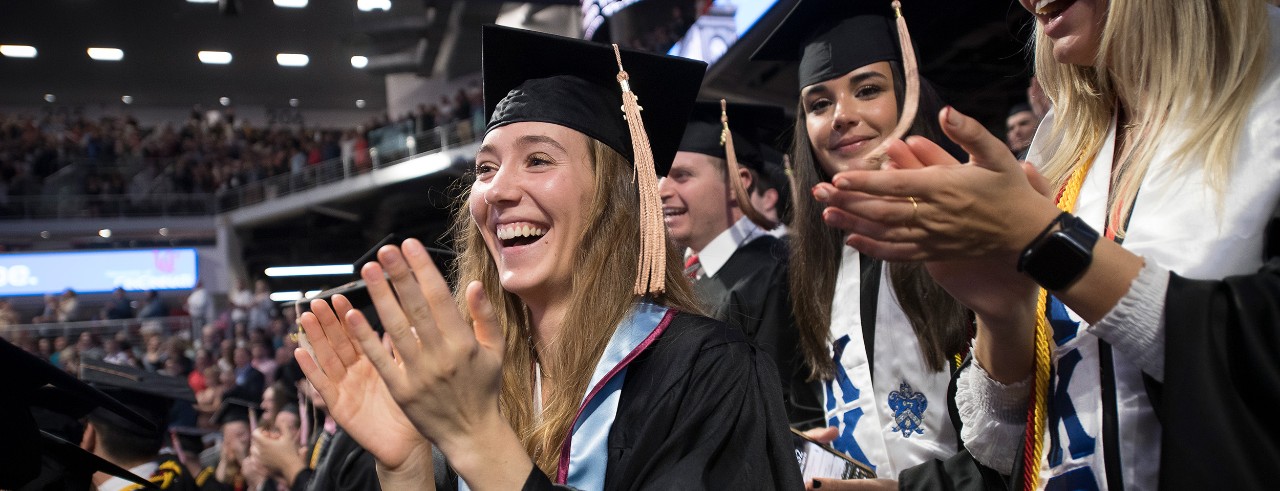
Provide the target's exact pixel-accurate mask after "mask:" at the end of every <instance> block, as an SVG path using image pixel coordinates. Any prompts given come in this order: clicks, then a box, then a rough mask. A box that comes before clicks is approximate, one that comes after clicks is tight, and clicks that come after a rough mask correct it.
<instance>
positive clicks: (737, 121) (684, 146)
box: [680, 99, 787, 229]
mask: <svg viewBox="0 0 1280 491" xmlns="http://www.w3.org/2000/svg"><path fill="white" fill-rule="evenodd" d="M786 126H787V115H786V113H785V112H784V111H783V110H782V108H780V107H777V106H767V105H759V104H728V103H727V102H726V101H725V100H724V99H721V100H719V101H699V102H698V103H697V104H696V105H695V106H694V109H693V112H692V113H690V115H689V123H688V125H686V126H685V130H684V137H683V138H681V140H680V151H681V152H693V153H699V154H702V155H708V156H711V157H715V158H718V159H724V160H725V162H726V174H725V175H726V176H728V178H729V179H728V182H729V187H730V189H731V190H732V191H733V196H734V200H735V201H737V202H738V208H740V209H741V210H742V213H743V214H744V215H746V216H747V218H749V219H750V220H751V221H752V222H755V224H756V225H759V226H760V227H763V228H765V229H772V228H774V227H777V226H778V224H777V223H775V222H774V221H773V220H770V219H769V218H767V217H765V216H764V215H763V214H761V213H760V212H759V211H758V210H756V209H755V207H754V206H752V204H751V197H750V195H749V194H748V192H747V190H746V188H745V187H743V186H742V181H741V180H740V179H738V178H737V176H738V168H739V166H745V167H747V168H749V169H751V170H753V171H755V173H756V175H757V176H759V175H761V174H766V173H767V172H768V169H767V167H766V163H765V158H766V155H767V153H766V152H767V151H766V149H765V147H767V146H769V144H770V142H772V141H773V140H774V139H776V138H777V137H778V135H780V134H781V133H782V132H783V131H784V129H785V128H786Z"/></svg>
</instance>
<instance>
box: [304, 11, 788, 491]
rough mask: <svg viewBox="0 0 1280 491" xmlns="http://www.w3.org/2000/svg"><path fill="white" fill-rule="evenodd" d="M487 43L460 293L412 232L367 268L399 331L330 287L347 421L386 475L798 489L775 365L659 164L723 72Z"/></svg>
mask: <svg viewBox="0 0 1280 491" xmlns="http://www.w3.org/2000/svg"><path fill="white" fill-rule="evenodd" d="M483 42H484V48H483V49H484V57H483V60H484V73H483V77H484V87H485V105H486V112H488V113H489V114H490V115H491V116H490V118H489V123H488V127H487V130H486V134H485V135H484V139H483V143H482V145H481V146H480V149H479V151H478V152H477V154H476V164H475V176H474V177H475V180H474V182H473V183H472V185H471V187H470V190H469V192H468V193H467V194H466V195H465V196H464V197H463V202H464V203H466V206H463V207H460V208H461V209H460V210H459V211H458V214H457V216H456V221H455V228H454V232H455V243H456V246H457V247H458V249H459V254H458V259H457V261H458V262H457V263H456V266H455V267H456V271H455V277H456V284H457V285H459V291H458V292H456V299H455V297H454V295H453V294H451V293H450V291H449V289H448V286H447V285H446V284H445V283H444V281H443V279H442V278H441V275H440V273H439V272H438V271H437V270H436V268H435V266H434V265H433V263H432V261H431V259H430V258H429V257H428V255H427V252H426V250H425V248H424V247H423V246H422V244H421V243H420V242H418V241H417V240H414V239H410V240H407V241H405V242H404V243H403V244H402V246H401V247H395V246H385V247H383V248H381V249H380V250H379V251H378V254H377V261H376V262H371V263H369V264H367V265H366V266H365V267H364V268H363V270H362V276H363V278H364V280H365V281H366V283H367V285H368V289H369V294H370V297H371V298H372V300H373V303H374V306H375V307H376V308H377V311H378V317H379V319H380V320H381V322H382V325H383V326H384V328H385V329H386V332H387V335H386V336H385V337H384V338H383V340H382V341H381V342H380V341H379V340H378V338H377V336H376V335H375V334H374V332H373V331H372V330H371V329H370V328H369V327H368V323H367V322H366V321H365V319H364V317H363V315H362V314H360V312H359V311H358V310H353V309H352V308H351V305H350V303H349V302H348V301H347V300H346V299H345V298H343V297H341V296H334V297H333V300H332V301H333V309H332V310H331V308H330V307H329V305H328V304H326V303H325V302H323V301H313V302H312V304H311V312H309V313H307V314H303V316H302V317H301V319H300V320H301V323H302V325H303V327H304V329H305V331H306V333H307V336H306V338H307V339H308V340H309V342H310V343H311V345H312V347H313V351H314V357H315V358H312V356H311V355H308V354H307V352H305V351H298V352H297V353H296V355H297V358H298V362H299V364H300V365H301V366H302V368H303V370H304V371H305V372H306V374H307V377H308V378H309V379H310V380H311V381H312V382H313V383H314V384H315V387H316V389H317V390H318V391H319V392H320V394H321V396H322V397H323V398H324V399H325V401H326V402H327V403H328V406H329V409H330V414H331V415H332V416H333V417H334V418H335V419H336V420H337V421H338V423H339V425H341V426H342V428H343V429H344V430H345V431H347V432H348V433H350V435H351V436H352V437H354V438H355V439H356V440H357V441H359V442H360V443H361V444H362V445H363V446H364V447H365V448H367V449H368V450H369V451H370V452H371V453H372V454H373V455H374V456H375V458H376V459H377V461H378V466H379V474H380V478H381V484H382V486H383V487H384V488H392V489H399V488H414V489H421V488H422V487H424V485H425V486H426V487H427V488H428V489H431V488H432V487H433V486H432V483H434V486H435V487H455V486H456V487H462V488H474V489H518V488H521V487H523V488H524V489H541V488H549V487H551V486H552V484H551V483H552V482H555V483H557V484H564V485H568V486H571V487H574V488H579V489H638V488H646V489H679V488H691V487H692V488H712V487H714V488H726V489H738V488H768V489H794V488H799V487H800V478H799V472H798V471H799V469H798V467H797V465H796V461H795V454H794V449H793V447H792V442H791V437H790V435H789V433H788V431H787V424H786V413H785V411H784V408H783V401H782V393H781V388H780V386H779V381H778V376H777V368H775V367H774V366H773V363H772V362H771V361H769V358H768V356H765V355H762V354H760V353H759V352H758V351H757V349H756V348H755V347H754V346H753V345H751V344H750V343H749V342H748V341H747V340H746V339H745V338H744V337H743V336H742V334H741V332H739V331H738V330H736V329H733V328H731V327H729V326H727V325H725V324H723V323H720V322H718V321H714V320H712V319H709V318H706V317H703V316H701V315H698V308H697V307H696V301H695V300H694V294H693V291H692V288H691V287H690V285H689V283H688V281H687V280H686V278H685V277H684V276H683V271H682V269H681V267H680V257H679V255H678V254H677V251H676V250H675V248H674V247H670V246H668V242H667V239H666V231H665V227H664V226H663V221H662V210H661V203H660V201H659V196H658V192H657V175H658V174H662V173H665V171H666V169H667V168H668V167H669V165H670V162H671V159H672V157H673V156H674V154H675V152H676V147H677V144H678V143H679V141H680V137H681V134H682V133H683V130H684V121H685V118H686V116H687V115H688V112H689V109H690V107H691V105H692V103H693V99H694V97H695V95H696V93H697V89H698V86H699V82H700V80H701V76H702V74H703V72H704V71H705V65H703V64H702V63H700V62H695V61H691V60H682V59H678V58H672V57H664V56H658V55H649V54H643V53H639V52H633V51H621V52H619V51H616V49H615V50H610V49H609V48H608V47H606V46H602V45H595V44H592V43H588V42H584V41H578V40H571V39H567V38H560V37H556V36H548V35H543V34H537V33H532V32H526V31H520V30H514V29H505V28H496V27H494V28H488V27H486V28H485V30H484V31H483ZM623 66H625V67H626V70H627V71H622V67H623ZM641 94H642V95H643V97H646V99H645V101H646V104H645V110H644V112H643V113H641V112H640V107H639V105H638V103H637V96H638V95H641ZM619 105H621V106H622V107H623V108H624V111H625V112H624V113H623V114H619V112H618V108H619ZM624 114H625V118H624V117H623V116H624ZM384 272H385V273H384ZM393 290H394V292H393ZM335 311H336V312H335ZM382 343H386V344H387V345H390V347H394V352H395V355H396V356H394V357H392V356H390V355H389V354H388V351H390V350H389V349H388V348H387V347H384V346H383V344H382ZM433 447H434V450H438V453H439V454H442V456H443V459H446V460H447V462H448V465H447V467H446V466H445V465H443V463H444V460H441V459H433V453H437V452H433ZM453 478H460V479H461V481H462V482H460V483H457V484H454V483H453V482H451V480H452V479H453Z"/></svg>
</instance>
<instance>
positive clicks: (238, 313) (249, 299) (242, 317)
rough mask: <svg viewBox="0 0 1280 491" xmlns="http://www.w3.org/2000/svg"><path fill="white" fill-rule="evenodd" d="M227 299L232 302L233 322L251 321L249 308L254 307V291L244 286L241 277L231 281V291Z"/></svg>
mask: <svg viewBox="0 0 1280 491" xmlns="http://www.w3.org/2000/svg"><path fill="white" fill-rule="evenodd" d="M227 301H229V302H231V322H232V323H233V324H235V323H239V322H248V321H249V308H251V307H253V292H250V291H249V290H248V289H246V288H245V287H244V283H243V282H242V281H241V280H240V278H236V279H234V280H232V281H231V291H229V292H227Z"/></svg>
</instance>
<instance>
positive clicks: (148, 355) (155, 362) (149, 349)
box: [142, 335, 167, 372]
mask: <svg viewBox="0 0 1280 491" xmlns="http://www.w3.org/2000/svg"><path fill="white" fill-rule="evenodd" d="M143 342H144V343H145V346H146V350H145V351H144V352H143V354H142V367H143V368H145V369H147V370H149V371H152V372H155V371H159V370H160V369H161V368H163V367H164V360H165V358H167V355H166V354H165V351H164V347H163V345H164V340H163V339H161V338H160V336H159V335H150V336H147V338H146V339H145V340H144V341H143Z"/></svg>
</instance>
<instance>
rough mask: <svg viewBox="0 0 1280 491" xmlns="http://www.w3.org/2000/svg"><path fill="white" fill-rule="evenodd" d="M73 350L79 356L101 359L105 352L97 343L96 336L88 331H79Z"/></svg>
mask: <svg viewBox="0 0 1280 491" xmlns="http://www.w3.org/2000/svg"><path fill="white" fill-rule="evenodd" d="M75 352H76V353H78V354H79V355H80V356H81V357H84V358H91V359H94V360H101V359H102V357H103V356H104V355H105V354H106V353H105V352H104V351H103V350H102V347H101V346H99V345H98V337H97V336H95V335H94V334H93V333H90V332H87V331H86V332H82V333H80V340H79V341H77V342H76V346H75Z"/></svg>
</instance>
